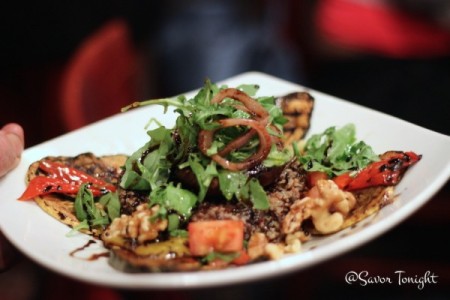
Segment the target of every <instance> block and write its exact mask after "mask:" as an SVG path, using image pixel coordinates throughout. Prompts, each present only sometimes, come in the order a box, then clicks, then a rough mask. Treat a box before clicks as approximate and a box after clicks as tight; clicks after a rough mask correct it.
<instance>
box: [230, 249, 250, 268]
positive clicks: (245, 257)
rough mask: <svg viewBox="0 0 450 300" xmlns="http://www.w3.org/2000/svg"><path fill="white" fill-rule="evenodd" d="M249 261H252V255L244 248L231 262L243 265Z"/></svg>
mask: <svg viewBox="0 0 450 300" xmlns="http://www.w3.org/2000/svg"><path fill="white" fill-rule="evenodd" d="M249 261H250V256H249V255H248V253H247V251H245V250H244V249H242V250H241V252H240V253H239V256H238V257H236V258H235V259H233V261H232V262H231V263H232V264H235V265H238V266H242V265H245V264H248V262H249Z"/></svg>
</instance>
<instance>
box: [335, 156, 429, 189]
mask: <svg viewBox="0 0 450 300" xmlns="http://www.w3.org/2000/svg"><path fill="white" fill-rule="evenodd" d="M421 157H422V156H421V155H417V154H415V153H414V152H391V153H390V154H388V155H387V157H385V158H383V159H382V160H380V161H377V162H374V163H372V164H370V165H369V166H367V167H366V168H364V169H362V170H361V171H360V172H359V173H358V174H356V176H355V177H351V176H349V173H345V174H342V175H339V176H338V177H336V178H334V181H335V182H338V183H340V184H338V185H339V187H340V188H342V189H345V190H348V191H351V190H358V189H363V188H367V187H372V186H390V185H396V184H397V183H398V182H399V181H400V179H401V177H402V175H403V174H404V173H405V171H406V169H407V168H408V167H409V166H411V165H413V164H415V163H416V162H418V161H419V160H420V159H421Z"/></svg>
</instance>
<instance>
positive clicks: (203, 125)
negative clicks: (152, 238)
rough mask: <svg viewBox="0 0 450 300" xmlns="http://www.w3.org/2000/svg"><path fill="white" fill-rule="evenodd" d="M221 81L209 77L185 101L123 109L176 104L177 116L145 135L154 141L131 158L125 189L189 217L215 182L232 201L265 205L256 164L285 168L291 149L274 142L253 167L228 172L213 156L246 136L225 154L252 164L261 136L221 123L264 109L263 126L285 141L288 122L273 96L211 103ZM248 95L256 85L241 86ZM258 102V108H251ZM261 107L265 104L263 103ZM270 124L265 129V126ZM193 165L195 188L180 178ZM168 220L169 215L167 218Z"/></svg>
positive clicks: (162, 101) (152, 102)
mask: <svg viewBox="0 0 450 300" xmlns="http://www.w3.org/2000/svg"><path fill="white" fill-rule="evenodd" d="M223 89H226V87H221V88H219V87H218V86H217V85H215V84H212V83H211V82H209V81H206V83H205V85H204V87H203V88H202V89H201V90H200V91H199V92H198V94H197V95H196V96H195V97H193V98H191V99H187V98H186V97H185V96H177V97H174V98H166V99H157V100H149V101H145V102H139V103H135V104H132V105H131V106H129V107H126V108H124V110H128V109H130V108H132V107H136V106H143V105H155V104H159V105H163V106H164V107H165V108H166V109H167V107H168V106H173V107H175V112H177V113H178V114H179V116H178V117H177V119H176V123H175V127H174V128H165V127H164V126H159V127H158V128H156V129H153V130H149V131H148V132H147V133H148V135H149V137H150V141H149V142H148V143H146V144H145V145H144V146H143V147H141V148H140V149H139V150H137V151H136V152H134V153H133V154H132V155H131V157H130V158H129V159H128V160H127V162H126V165H125V173H124V175H123V177H122V181H121V183H120V185H121V186H122V187H123V188H125V189H132V190H141V191H150V196H149V198H150V201H151V204H160V205H161V206H162V207H163V208H165V209H166V211H168V212H174V213H176V214H178V215H180V216H182V217H184V218H188V217H189V216H190V214H191V210H192V208H193V207H194V206H195V205H196V204H197V203H199V202H202V201H203V200H204V199H205V197H206V195H207V193H208V188H209V186H210V184H211V182H212V181H213V180H217V181H218V183H219V184H218V185H219V187H220V192H221V194H222V196H223V197H225V198H226V199H228V200H231V199H232V198H236V199H238V200H240V201H251V203H252V204H253V207H255V208H257V209H262V210H264V209H267V208H268V207H269V204H268V199H267V196H266V193H265V191H264V188H263V187H262V186H261V184H260V183H259V181H258V180H257V179H256V178H252V177H251V176H250V175H249V170H251V168H252V167H257V166H259V165H262V166H263V167H265V168H270V167H274V166H282V165H284V164H286V163H287V162H288V161H289V160H290V159H292V156H293V152H292V151H291V150H289V149H285V148H282V147H277V145H276V143H272V142H270V144H268V145H265V146H264V147H266V148H267V147H268V151H267V154H266V155H265V157H264V159H260V158H259V159H260V161H257V163H256V164H249V168H243V169H242V170H238V171H236V170H229V169H227V168H224V167H222V166H221V165H219V164H218V163H217V162H216V161H215V160H214V159H212V158H211V156H214V155H217V154H218V153H219V151H220V149H223V147H225V145H229V144H230V143H232V142H233V141H235V140H236V139H239V138H240V137H242V136H245V135H246V134H247V135H248V137H250V138H248V140H246V142H245V144H244V145H241V146H240V147H238V146H236V147H235V148H234V149H232V151H230V152H229V153H228V154H227V155H226V159H227V161H229V162H231V163H237V162H248V161H249V159H250V160H251V159H252V156H254V154H255V153H256V152H258V149H259V148H260V147H261V144H262V142H261V139H260V138H259V137H258V135H257V134H254V135H251V134H249V131H251V129H249V127H248V126H239V124H240V123H239V122H237V123H236V124H237V125H236V126H230V127H221V124H220V120H225V119H226V120H242V119H244V120H251V121H254V120H255V119H257V117H255V116H256V115H255V114H256V113H255V110H257V109H264V110H265V111H267V112H268V116H267V118H266V119H265V120H260V119H258V120H257V121H256V122H258V123H263V124H265V125H264V130H267V131H268V133H269V134H270V139H271V141H272V140H275V141H277V140H279V139H281V134H282V126H283V124H284V123H285V122H286V120H285V118H284V117H283V113H282V111H281V109H280V108H279V107H278V106H276V104H275V98H274V97H259V98H254V99H255V100H256V102H257V103H256V104H255V103H250V104H249V103H245V105H247V106H244V104H243V103H242V102H240V101H238V100H236V99H232V98H228V97H225V98H224V99H221V101H220V103H212V101H211V100H212V99H213V97H214V96H215V95H217V93H218V92H219V90H223ZM237 90H242V91H243V92H245V94H247V95H248V96H254V95H255V93H256V92H257V90H258V86H256V85H241V86H239V87H237ZM251 105H256V109H255V108H253V107H251ZM260 106H262V108H261V107H260ZM266 128H267V129H266ZM209 132H214V137H213V140H212V141H211V146H210V147H208V149H204V150H205V151H204V152H202V151H201V150H200V149H199V148H200V146H199V139H201V135H202V134H206V133H209ZM182 169H190V170H191V172H192V173H193V174H194V175H195V179H196V181H197V184H198V188H197V189H196V190H197V191H192V190H190V189H186V188H183V187H182V184H181V183H180V178H176V176H175V175H174V172H176V170H182ZM169 220H170V219H169Z"/></svg>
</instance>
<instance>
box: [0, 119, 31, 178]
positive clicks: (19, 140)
mask: <svg viewBox="0 0 450 300" xmlns="http://www.w3.org/2000/svg"><path fill="white" fill-rule="evenodd" d="M24 145H25V139H24V133H23V129H22V127H21V126H20V125H18V124H15V123H9V124H7V125H5V126H3V128H1V129H0V177H2V176H4V175H5V174H6V173H8V172H9V171H11V170H12V169H13V168H14V167H16V166H17V165H18V164H19V161H20V156H21V154H22V151H23V148H24Z"/></svg>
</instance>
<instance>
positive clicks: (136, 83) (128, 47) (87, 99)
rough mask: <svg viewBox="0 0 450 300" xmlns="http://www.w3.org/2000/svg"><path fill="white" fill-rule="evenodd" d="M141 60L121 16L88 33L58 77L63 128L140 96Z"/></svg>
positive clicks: (113, 111)
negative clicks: (119, 18) (59, 77)
mask: <svg viewBox="0 0 450 300" xmlns="http://www.w3.org/2000/svg"><path fill="white" fill-rule="evenodd" d="M144 65H145V64H144V63H143V62H142V56H141V55H140V54H139V52H138V51H137V49H136V47H135V46H134V44H133V42H132V39H131V36H130V31H129V28H128V25H127V23H126V22H125V21H123V20H112V21H109V22H107V23H106V24H105V25H104V26H102V27H101V28H100V29H99V30H98V31H96V32H94V33H93V34H92V35H91V36H90V37H88V38H87V39H86V40H85V41H84V42H83V43H82V44H81V46H80V48H79V49H78V50H77V51H76V52H75V55H74V56H73V57H72V59H71V60H70V61H69V63H68V65H67V68H66V69H65V70H64V72H63V77H62V78H61V80H62V82H61V90H60V97H59V101H58V105H59V111H60V113H61V117H62V123H63V126H64V127H65V130H66V131H70V130H74V129H77V128H79V127H81V126H84V125H86V124H89V123H92V122H94V121H97V120H100V119H103V118H105V117H108V116H111V115H113V114H116V113H119V112H120V109H121V108H122V107H123V106H125V105H127V104H129V103H130V102H133V101H136V100H142V99H140V97H141V96H142V93H143V90H144V88H143V85H142V84H144V81H145V80H144V78H145V76H144V74H145V71H144V69H145V68H144Z"/></svg>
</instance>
